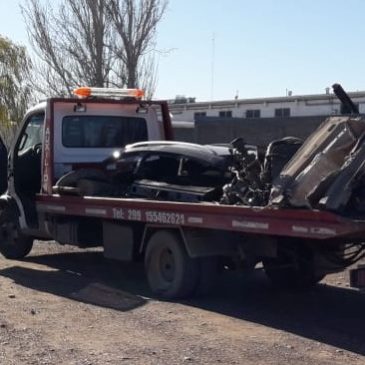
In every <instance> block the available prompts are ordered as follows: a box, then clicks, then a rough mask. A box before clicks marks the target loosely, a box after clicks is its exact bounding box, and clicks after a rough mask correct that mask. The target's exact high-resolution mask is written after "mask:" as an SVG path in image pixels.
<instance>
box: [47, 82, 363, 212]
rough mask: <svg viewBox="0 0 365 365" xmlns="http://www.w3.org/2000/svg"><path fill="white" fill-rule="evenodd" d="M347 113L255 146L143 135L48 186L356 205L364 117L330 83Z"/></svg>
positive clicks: (220, 200)
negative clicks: (304, 135) (301, 135)
mask: <svg viewBox="0 0 365 365" xmlns="http://www.w3.org/2000/svg"><path fill="white" fill-rule="evenodd" d="M333 88H334V91H335V93H336V95H337V96H338V97H339V98H340V100H341V102H342V103H343V104H344V107H345V108H346V110H349V111H350V112H351V113H352V115H349V116H335V117H329V118H328V119H327V120H326V121H325V122H324V123H322V125H320V126H319V128H318V129H317V130H316V131H315V132H314V133H312V135H311V136H309V138H308V139H307V140H306V141H305V142H303V141H302V140H300V139H298V138H296V137H285V138H282V139H280V140H275V141H273V142H271V143H270V144H269V146H268V147H267V148H266V149H265V150H264V151H263V152H262V151H261V150H260V149H259V148H258V147H257V146H251V145H248V144H247V143H246V142H245V140H244V139H243V138H237V139H235V140H233V141H232V142H231V143H229V144H227V145H199V144H193V143H185V142H175V141H147V142H137V143H133V144H130V145H127V146H126V147H125V148H124V149H121V150H116V151H114V153H113V155H112V156H110V157H108V158H107V159H106V160H105V161H104V163H103V169H102V170H97V169H78V170H75V171H72V172H70V173H69V174H66V175H65V176H62V177H61V178H60V179H59V181H58V182H57V183H56V185H55V186H54V187H53V190H54V192H55V193H59V194H76V195H81V196H103V197H108V196H109V197H123V198H132V199H133V198H134V199H138V198H140V199H148V200H161V201H173V202H189V203H204V202H215V203H216V204H225V205H244V206H261V207H264V206H271V207H294V208H307V209H313V208H315V209H321V210H329V211H336V212H343V213H345V212H346V211H348V213H349V211H350V210H351V211H352V212H356V211H358V212H361V211H363V210H364V209H365V208H363V206H364V204H362V203H363V201H364V200H365V185H364V182H365V162H364V160H365V159H364V157H365V119H364V118H363V117H362V116H360V115H359V114H358V107H357V106H356V105H355V104H354V103H353V102H352V101H351V99H350V98H349V97H348V95H347V94H346V92H345V91H344V90H343V89H342V87H341V86H340V85H338V84H335V85H334V86H333Z"/></svg>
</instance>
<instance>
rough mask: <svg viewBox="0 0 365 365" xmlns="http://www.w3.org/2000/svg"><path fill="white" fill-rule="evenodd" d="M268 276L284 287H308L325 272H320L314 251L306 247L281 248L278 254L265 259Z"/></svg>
mask: <svg viewBox="0 0 365 365" xmlns="http://www.w3.org/2000/svg"><path fill="white" fill-rule="evenodd" d="M263 265H264V270H265V273H266V275H267V277H268V278H269V279H270V280H271V282H272V283H273V284H274V285H275V286H276V287H280V288H284V289H308V288H310V287H312V286H314V285H316V284H317V283H319V282H320V281H321V280H322V279H323V278H324V277H325V274H322V273H319V272H317V270H316V267H315V264H314V258H313V253H312V252H311V250H309V249H307V248H306V247H301V248H300V249H299V248H296V249H294V250H292V249H291V250H286V249H285V247H284V249H282V248H279V250H278V256H277V257H276V258H270V259H266V260H263Z"/></svg>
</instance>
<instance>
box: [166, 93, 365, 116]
mask: <svg viewBox="0 0 365 365" xmlns="http://www.w3.org/2000/svg"><path fill="white" fill-rule="evenodd" d="M350 96H351V97H352V99H353V101H354V102H355V103H358V104H359V108H360V113H365V92H358V93H352V94H350ZM279 108H289V109H290V116H292V117H305V116H326V115H333V114H340V112H341V104H340V102H339V100H338V99H337V98H336V97H335V96H334V95H333V94H329V95H317V96H316V95H309V96H298V97H295V96H291V97H282V98H262V99H253V100H231V101H217V102H212V103H190V104H171V105H170V111H171V113H172V114H173V120H174V121H187V122H193V121H194V120H195V119H196V115H195V113H206V116H207V117H218V116H219V112H221V111H231V112H232V117H233V118H245V117H246V110H257V109H258V110H260V112H261V118H274V117H275V109H279Z"/></svg>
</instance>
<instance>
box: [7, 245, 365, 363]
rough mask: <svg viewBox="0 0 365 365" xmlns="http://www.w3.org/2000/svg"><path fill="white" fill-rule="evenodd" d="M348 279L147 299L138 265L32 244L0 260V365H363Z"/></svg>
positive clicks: (246, 280)
mask: <svg viewBox="0 0 365 365" xmlns="http://www.w3.org/2000/svg"><path fill="white" fill-rule="evenodd" d="M347 283H348V274H347V273H342V274H337V275H331V276H329V277H327V278H326V279H325V280H324V282H323V283H322V284H321V285H319V286H318V287H317V288H315V289H313V290H311V291H309V292H306V293H305V292H297V293H287V292H278V291H277V290H274V289H273V288H272V287H271V286H270V284H269V282H268V281H267V279H266V278H265V276H264V275H263V273H262V272H261V271H259V270H258V271H257V272H255V273H254V274H252V275H249V277H247V276H246V277H237V275H231V274H227V275H226V276H225V277H223V278H222V279H221V280H220V281H219V282H217V283H216V285H215V288H214V292H213V293H212V294H210V295H208V296H206V297H201V298H196V299H192V300H189V301H183V302H162V301H159V300H157V299H153V298H152V297H151V293H150V292H149V291H148V288H147V284H146V281H145V279H144V274H143V266H142V265H141V264H133V265H131V264H121V263H114V262H110V261H107V260H105V259H103V257H102V255H101V253H100V252H97V251H81V250H77V249H75V248H72V247H69V246H65V247H62V246H58V245H56V244H54V243H50V244H44V243H43V244H40V243H38V244H36V245H35V248H34V250H33V252H32V254H31V255H30V256H29V257H28V258H27V259H26V260H25V261H22V262H20V261H7V260H5V259H3V258H1V259H0V290H1V291H0V293H1V295H0V364H1V365H8V364H16V365H19V364H35V365H38V364H67V365H69V364H77V365H88V364H90V365H91V364H92V365H96V364H98V365H99V364H100V365H101V364H102V365H104V364H118V365H119V364H143V365H146V364H169V365H170V364H171V365H172V364H255V365H260V364H265V365H266V364H296V365H301V364H303V365H304V364H306V365H307V364H328V365H337V364H341V365H342V364H348V365H350V364H351V365H352V364H354V365H355V364H359V365H360V364H362V365H363V364H365V294H361V293H358V292H357V291H354V290H351V289H349V287H348V284H347Z"/></svg>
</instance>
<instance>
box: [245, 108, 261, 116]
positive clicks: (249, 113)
mask: <svg viewBox="0 0 365 365" xmlns="http://www.w3.org/2000/svg"><path fill="white" fill-rule="evenodd" d="M260 117H261V110H260V109H248V110H246V118H260Z"/></svg>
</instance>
